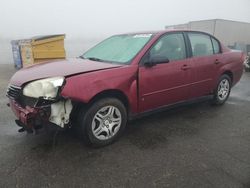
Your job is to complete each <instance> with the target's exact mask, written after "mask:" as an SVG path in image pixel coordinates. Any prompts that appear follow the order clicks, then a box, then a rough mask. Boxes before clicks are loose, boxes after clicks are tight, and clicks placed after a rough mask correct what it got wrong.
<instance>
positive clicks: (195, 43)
mask: <svg viewBox="0 0 250 188" xmlns="http://www.w3.org/2000/svg"><path fill="white" fill-rule="evenodd" d="M188 37H189V40H190V43H191V48H192V53H193V56H194V57H199V56H207V55H212V54H213V53H214V51H213V45H212V42H211V39H210V36H208V35H205V34H201V33H188Z"/></svg>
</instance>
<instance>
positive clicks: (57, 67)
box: [10, 58, 122, 86]
mask: <svg viewBox="0 0 250 188" xmlns="http://www.w3.org/2000/svg"><path fill="white" fill-rule="evenodd" d="M121 66H122V65H118V64H111V63H104V62H97V61H90V60H87V59H80V58H75V59H69V60H60V61H50V62H46V63H42V64H37V65H34V66H30V67H27V68H23V69H21V70H19V71H17V72H16V73H15V74H14V75H13V76H12V78H11V80H10V84H12V85H16V86H21V85H22V84H24V83H27V82H30V81H33V80H38V79H42V78H48V77H55V76H65V77H67V76H70V75H75V74H80V73H87V72H93V71H98V70H104V69H110V68H115V67H121Z"/></svg>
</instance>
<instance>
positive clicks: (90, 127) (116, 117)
mask: <svg viewBox="0 0 250 188" xmlns="http://www.w3.org/2000/svg"><path fill="white" fill-rule="evenodd" d="M126 123H127V111H126V108H125V106H124V105H123V103H122V102H121V101H120V100H118V99H116V98H103V99H100V100H98V101H96V102H94V103H93V104H92V105H91V106H90V107H89V108H88V109H87V110H85V109H83V110H82V111H81V113H80V114H79V124H80V126H81V128H82V129H81V130H82V131H83V134H84V139H85V141H87V143H88V144H90V145H92V146H95V147H100V146H105V145H108V144H111V143H113V142H114V141H115V140H116V139H118V138H119V136H120V135H121V134H122V132H123V130H124V128H125V126H126Z"/></svg>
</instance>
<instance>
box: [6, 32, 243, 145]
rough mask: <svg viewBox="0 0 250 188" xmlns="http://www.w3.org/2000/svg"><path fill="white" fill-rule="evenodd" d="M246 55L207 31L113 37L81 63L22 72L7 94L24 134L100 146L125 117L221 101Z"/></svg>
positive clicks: (115, 133) (55, 64)
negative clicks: (74, 137)
mask: <svg viewBox="0 0 250 188" xmlns="http://www.w3.org/2000/svg"><path fill="white" fill-rule="evenodd" d="M244 57H245V56H244V54H243V53H242V52H239V51H232V50H230V49H228V48H226V47H225V46H223V45H222V44H221V43H220V42H219V41H218V40H217V39H216V38H215V37H213V36H211V35H210V34H207V33H204V32H198V31H184V30H183V31H180V30H178V31H176V30H171V31H167V30H165V31H161V32H146V33H132V34H122V35H115V36H112V37H110V38H108V39H106V40H104V41H103V42H101V43H99V44H98V45H96V46H95V47H93V48H91V49H90V50H88V51H87V52H86V53H84V54H83V55H82V56H80V57H79V58H76V59H72V60H65V61H52V62H47V63H43V64H39V65H36V66H32V67H29V68H24V69H22V70H19V71H18V72H16V73H15V74H14V75H13V77H12V78H11V80H10V84H9V87H8V90H7V96H8V97H9V99H10V103H9V106H10V107H11V109H12V110H13V112H14V113H15V115H16V117H17V120H16V123H17V124H18V125H19V126H21V127H22V128H21V129H20V130H19V131H20V132H21V131H25V130H26V131H28V132H34V131H35V132H36V131H37V129H38V128H41V127H43V126H45V125H46V126H52V125H56V126H57V127H61V128H68V127H72V126H75V127H78V128H79V130H80V132H81V133H82V135H83V138H85V140H86V141H87V142H88V143H90V144H92V145H93V146H103V145H107V144H110V143H112V142H113V141H114V140H116V139H117V138H118V137H119V136H120V135H121V133H122V132H123V130H124V128H125V126H126V123H127V120H128V119H132V118H134V117H138V116H141V115H144V114H148V113H149V112H154V111H156V110H157V111H158V110H160V109H166V108H168V107H173V106H176V105H179V104H183V103H187V102H188V103H190V102H191V101H196V100H198V99H204V98H210V99H212V101H213V103H214V104H217V105H221V104H223V103H224V102H225V101H226V100H227V98H228V96H229V94H230V90H231V87H232V86H234V85H235V84H236V83H237V82H238V81H239V80H240V78H241V75H242V71H243V62H244Z"/></svg>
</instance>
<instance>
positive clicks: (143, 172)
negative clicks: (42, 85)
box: [0, 65, 250, 188]
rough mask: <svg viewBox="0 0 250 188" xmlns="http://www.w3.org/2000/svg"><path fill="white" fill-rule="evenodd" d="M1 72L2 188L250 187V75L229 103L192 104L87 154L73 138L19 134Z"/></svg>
mask: <svg viewBox="0 0 250 188" xmlns="http://www.w3.org/2000/svg"><path fill="white" fill-rule="evenodd" d="M14 72H15V69H14V67H13V66H12V65H0V128H1V129H0V187H1V188H5V187H11V188H12V187H24V188H33V187H60V188H62V187H67V188H68V187H88V188H91V187H95V188H96V187H143V188H147V187H171V188H172V187H177V188H179V187H185V188H186V187H190V188H196V187H199V188H203V187H209V188H210V187H211V188H215V187H218V188H224V187H225V188H228V187H237V188H238V187H250V73H244V75H243V77H242V79H241V81H240V83H238V84H237V85H236V86H235V87H234V88H233V89H232V92H231V96H230V98H229V99H228V101H227V103H226V104H225V105H223V106H220V107H214V106H211V105H210V104H209V102H203V103H197V104H193V105H189V106H185V107H181V108H177V109H173V110H169V111H165V112H161V113H157V114H154V115H151V116H148V117H144V118H142V119H138V120H135V121H132V122H130V123H129V124H128V126H127V128H126V131H125V133H124V135H123V136H122V137H121V139H120V140H119V141H117V142H116V143H114V144H113V145H110V146H107V147H104V148H99V149H92V148H88V147H86V146H85V145H84V143H83V142H82V140H81V139H80V138H79V137H77V136H76V134H75V133H74V132H72V131H66V132H59V133H58V134H57V135H56V136H55V134H54V132H50V133H42V134H39V135H32V134H26V133H18V132H17V130H18V127H17V126H16V125H15V122H14V120H15V117H14V115H13V113H12V112H11V110H10V109H9V108H8V107H7V106H6V103H7V101H8V100H7V98H6V97H5V91H6V87H7V84H8V80H9V79H10V77H11V75H12V74H13V73H14Z"/></svg>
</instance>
